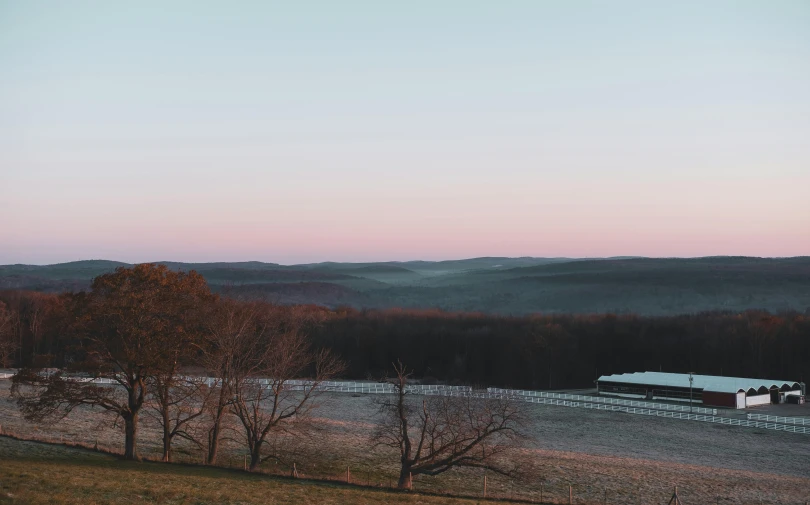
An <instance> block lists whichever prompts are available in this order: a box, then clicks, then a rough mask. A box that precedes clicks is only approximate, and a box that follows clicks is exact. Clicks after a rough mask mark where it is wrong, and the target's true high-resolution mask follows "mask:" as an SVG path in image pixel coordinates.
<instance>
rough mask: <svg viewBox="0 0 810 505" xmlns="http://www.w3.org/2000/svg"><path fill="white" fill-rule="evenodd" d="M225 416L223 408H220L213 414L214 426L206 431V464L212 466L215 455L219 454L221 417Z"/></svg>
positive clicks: (215, 460)
mask: <svg viewBox="0 0 810 505" xmlns="http://www.w3.org/2000/svg"><path fill="white" fill-rule="evenodd" d="M224 414H225V408H224V407H222V406H220V407H218V408H217V411H216V413H215V414H214V424H213V426H211V429H210V430H208V458H207V459H206V464H209V465H214V464H216V462H217V453H218V452H219V435H220V432H221V431H222V417H223V416H224Z"/></svg>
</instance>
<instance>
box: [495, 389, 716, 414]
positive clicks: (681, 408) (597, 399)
mask: <svg viewBox="0 0 810 505" xmlns="http://www.w3.org/2000/svg"><path fill="white" fill-rule="evenodd" d="M487 392H490V393H501V394H508V395H514V396H531V397H539V398H554V399H557V400H573V401H578V402H589V403H605V404H608V405H621V406H625V407H640V408H647V409H655V410H671V411H675V412H691V413H693V414H695V413H697V414H711V415H717V409H710V408H706V407H695V406H692V408H691V410H690V408H689V406H687V405H673V404H671V403H654V402H645V401H640V400H622V399H621V398H606V397H603V396H585V395H571V394H564V393H548V392H546V391H527V390H523V389H501V388H487Z"/></svg>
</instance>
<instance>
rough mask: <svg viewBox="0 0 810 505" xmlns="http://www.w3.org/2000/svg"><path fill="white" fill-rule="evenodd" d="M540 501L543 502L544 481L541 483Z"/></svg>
mask: <svg viewBox="0 0 810 505" xmlns="http://www.w3.org/2000/svg"><path fill="white" fill-rule="evenodd" d="M540 503H543V483H542V482H541V483H540Z"/></svg>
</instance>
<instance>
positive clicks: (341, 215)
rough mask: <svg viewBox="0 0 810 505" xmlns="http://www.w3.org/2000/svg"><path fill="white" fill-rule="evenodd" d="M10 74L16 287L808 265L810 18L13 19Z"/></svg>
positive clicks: (685, 7) (92, 11) (639, 14)
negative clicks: (232, 264) (77, 274)
mask: <svg viewBox="0 0 810 505" xmlns="http://www.w3.org/2000/svg"><path fill="white" fill-rule="evenodd" d="M168 6H170V7H168ZM0 69H1V70H0V72H2V73H1V74H0V211H2V213H3V216H4V219H3V221H2V222H0V244H2V246H0V263H9V262H26V263H50V262H57V261H67V260H73V259H86V258H108V259H119V260H125V261H148V260H160V259H171V260H189V261H195V260H247V259H255V260H265V261H277V262H283V263H291V262H304V261H316V260H326V259H330V260H357V261H362V260H383V259H415V258H425V259H435V258H448V257H469V256H480V255H509V256H519V255H532V256H610V255H624V254H627V255H651V256H696V255H710V254H750V255H766V256H790V255H799V254H810V197H808V193H809V191H808V188H810V91H808V90H810V2H807V1H792V2H790V1H773V2H764V1H757V2H744V1H734V2H725V1H704V2H688V1H687V2H663V1H661V2H656V1H639V2H627V1H618V2H578V1H565V2H563V1H560V2H541V1H531V2H529V1H527V2H510V1H503V2H486V3H485V2H470V1H466V2H436V1H434V2H401V3H396V4H395V3H393V2H303V1H302V2H165V1H162V2H151V1H141V2H133V3H131V4H129V5H124V4H123V3H120V2H102V1H98V2H87V1H71V2H51V1H47V2H46V1H32V0H26V1H9V0H5V1H0Z"/></svg>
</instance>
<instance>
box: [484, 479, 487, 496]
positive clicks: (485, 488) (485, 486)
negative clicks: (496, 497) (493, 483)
mask: <svg viewBox="0 0 810 505" xmlns="http://www.w3.org/2000/svg"><path fill="white" fill-rule="evenodd" d="M486 497H487V476H486V474H484V498H486Z"/></svg>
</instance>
